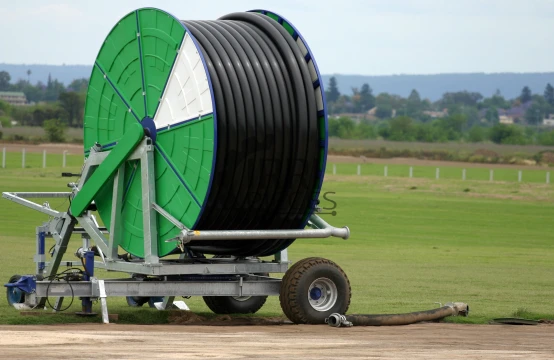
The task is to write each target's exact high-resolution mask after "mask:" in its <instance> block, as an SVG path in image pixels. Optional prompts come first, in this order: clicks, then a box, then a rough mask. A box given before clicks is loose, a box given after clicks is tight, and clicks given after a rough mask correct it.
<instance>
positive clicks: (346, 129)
mask: <svg viewBox="0 0 554 360" xmlns="http://www.w3.org/2000/svg"><path fill="white" fill-rule="evenodd" d="M338 121H339V128H338V136H339V137H340V138H341V139H352V138H353V137H354V130H355V128H356V124H355V123H354V121H352V119H350V118H347V117H341V118H339V119H338Z"/></svg>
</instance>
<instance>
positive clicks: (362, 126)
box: [354, 119, 377, 139]
mask: <svg viewBox="0 0 554 360" xmlns="http://www.w3.org/2000/svg"><path fill="white" fill-rule="evenodd" d="M354 137H355V138H356V139H375V138H376V137H377V131H376V129H375V127H374V126H373V124H371V123H370V122H369V120H367V119H363V120H361V121H360V123H359V124H358V126H356V129H355V136H354Z"/></svg>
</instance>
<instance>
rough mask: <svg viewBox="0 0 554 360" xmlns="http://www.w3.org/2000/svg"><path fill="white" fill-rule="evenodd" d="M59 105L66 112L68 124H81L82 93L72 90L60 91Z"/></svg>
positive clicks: (83, 103) (83, 102) (83, 100)
mask: <svg viewBox="0 0 554 360" xmlns="http://www.w3.org/2000/svg"><path fill="white" fill-rule="evenodd" d="M59 101H60V105H61V107H62V108H63V109H64V110H65V111H66V112H67V114H68V121H69V126H74V127H77V126H82V124H83V107H84V105H85V99H84V95H81V94H79V93H76V92H74V91H70V92H62V93H61V94H60V98H59Z"/></svg>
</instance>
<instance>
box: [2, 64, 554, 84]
mask: <svg viewBox="0 0 554 360" xmlns="http://www.w3.org/2000/svg"><path fill="white" fill-rule="evenodd" d="M2 65H8V66H59V67H64V66H89V67H91V68H92V64H44V63H18V64H16V63H5V62H0V67H1V66H2ZM0 71H2V69H1V68H0ZM321 73H322V75H325V76H335V75H340V76H369V77H387V76H433V75H503V74H516V75H518V74H521V75H526V74H552V73H554V69H553V70H550V71H522V72H518V71H499V72H486V71H472V72H461V71H460V72H443V73H438V72H437V73H390V74H360V73H336V72H335V73H326V72H325V71H322V72H321ZM14 80H17V79H13V78H12V79H11V81H12V82H13V81H14Z"/></svg>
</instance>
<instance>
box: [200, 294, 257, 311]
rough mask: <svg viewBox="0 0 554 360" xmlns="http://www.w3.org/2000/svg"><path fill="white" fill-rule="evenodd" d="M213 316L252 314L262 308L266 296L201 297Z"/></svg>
mask: <svg viewBox="0 0 554 360" xmlns="http://www.w3.org/2000/svg"><path fill="white" fill-rule="evenodd" d="M203 299H204V302H205V303H206V305H207V306H208V307H209V308H210V310H211V311H213V312H214V313H215V314H254V313H255V312H257V311H258V310H260V309H261V308H262V306H264V304H265V301H266V300H267V296H203Z"/></svg>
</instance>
